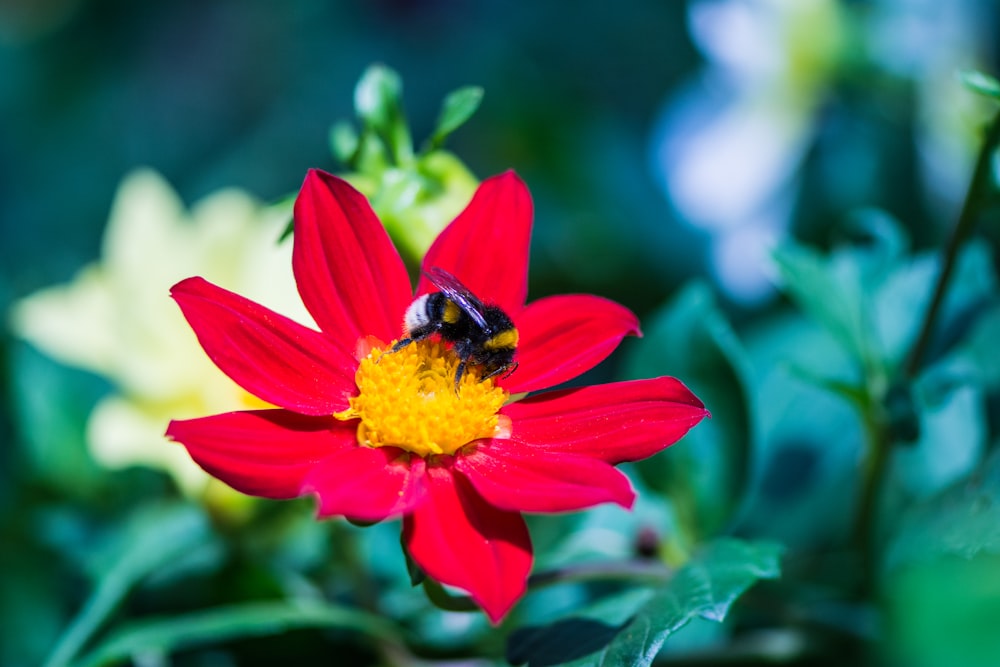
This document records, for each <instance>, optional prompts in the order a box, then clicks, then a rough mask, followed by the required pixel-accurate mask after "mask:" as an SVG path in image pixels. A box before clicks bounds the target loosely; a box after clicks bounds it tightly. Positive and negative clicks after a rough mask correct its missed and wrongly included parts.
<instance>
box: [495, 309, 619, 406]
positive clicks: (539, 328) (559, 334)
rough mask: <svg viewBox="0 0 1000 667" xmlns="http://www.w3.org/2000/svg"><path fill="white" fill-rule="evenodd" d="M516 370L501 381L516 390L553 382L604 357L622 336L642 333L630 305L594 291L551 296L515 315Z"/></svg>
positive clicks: (558, 382) (506, 386)
mask: <svg viewBox="0 0 1000 667" xmlns="http://www.w3.org/2000/svg"><path fill="white" fill-rule="evenodd" d="M516 324H517V329H518V331H519V332H520V338H521V340H520V342H519V344H518V347H517V356H516V357H515V359H516V360H517V362H518V367H517V370H516V371H514V373H513V374H512V375H511V376H510V378H509V379H508V380H506V381H505V382H502V383H501V384H503V385H504V388H505V389H507V390H508V391H510V392H511V393H512V394H516V393H520V392H525V391H535V390H538V389H545V388H547V387H553V386H555V385H557V384H560V383H562V382H565V381H566V380H571V379H572V378H575V377H576V376H578V375H580V374H581V373H583V372H584V371H588V370H590V369H591V368H593V367H594V366H596V365H597V364H599V363H600V362H602V361H604V359H606V358H607V356H608V355H609V354H611V352H612V351H613V350H614V349H615V348H616V347H618V343H620V342H621V340H622V338H624V337H625V336H627V335H629V334H635V335H638V334H639V320H638V319H637V318H636V316H635V315H634V314H633V313H632V311H630V310H629V309H628V308H626V307H625V306H622V305H620V304H617V303H615V302H614V301H609V300H608V299H603V298H601V297H598V296H591V295H589V294H566V295H561V296H550V297H546V298H544V299H539V300H538V301H534V302H532V303H530V304H528V306H527V308H525V309H524V312H522V313H521V314H520V315H518V317H517V318H516Z"/></svg>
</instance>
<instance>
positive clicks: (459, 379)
mask: <svg viewBox="0 0 1000 667" xmlns="http://www.w3.org/2000/svg"><path fill="white" fill-rule="evenodd" d="M463 375H465V361H464V360H463V361H460V362H458V370H457V371H455V393H456V394H457V393H458V388H459V384H460V383H461V382H462V376H463Z"/></svg>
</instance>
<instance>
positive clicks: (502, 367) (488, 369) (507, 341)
mask: <svg viewBox="0 0 1000 667" xmlns="http://www.w3.org/2000/svg"><path fill="white" fill-rule="evenodd" d="M424 275H426V276H427V278H428V280H430V281H431V283H433V285H434V286H435V287H437V288H438V289H439V290H440V291H439V292H431V293H429V294H424V295H423V296H421V297H418V298H417V299H414V301H413V303H411V304H410V307H409V308H407V309H406V315H404V316H403V329H404V332H405V334H406V337H405V338H403V339H402V340H400V341H399V342H398V343H396V344H395V345H394V346H393V347H392V351H393V352H396V351H398V350H401V349H402V348H404V347H406V346H407V345H409V344H410V343H412V342H414V341H417V340H423V339H424V338H427V337H428V336H430V335H432V334H435V333H436V334H438V335H440V336H441V339H442V340H444V341H447V342H449V343H451V344H452V346H453V347H452V349H454V351H455V354H457V355H458V358H459V364H458V371H457V372H456V373H455V391H456V392H457V391H458V387H459V382H461V380H462V375H464V374H465V371H466V369H468V367H469V366H479V367H480V368H481V369H482V377H481V378H480V379H481V380H486V379H488V378H491V377H496V376H497V375H501V374H502V377H507V376H508V375H510V374H511V373H513V372H514V371H515V370H516V369H517V362H516V361H514V352H515V350H516V349H517V329H516V328H514V322H513V321H512V320H511V319H510V316H509V315H507V313H505V312H504V311H503V309H501V308H499V307H497V306H494V305H492V304H486V303H483V302H482V301H480V300H479V298H478V297H477V296H476V295H475V294H473V293H472V292H471V291H469V288H467V287H466V286H465V285H463V284H462V283H461V282H460V281H459V279H458V278H456V277H455V276H453V275H451V274H450V273H448V272H447V271H445V270H444V269H439V268H437V267H432V268H430V269H429V270H427V271H425V272H424Z"/></svg>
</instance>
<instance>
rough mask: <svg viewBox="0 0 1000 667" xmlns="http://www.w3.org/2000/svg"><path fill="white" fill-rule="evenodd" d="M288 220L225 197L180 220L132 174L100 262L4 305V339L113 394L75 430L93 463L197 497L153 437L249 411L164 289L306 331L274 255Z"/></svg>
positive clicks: (188, 476) (191, 471)
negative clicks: (197, 284) (201, 283)
mask: <svg viewBox="0 0 1000 667" xmlns="http://www.w3.org/2000/svg"><path fill="white" fill-rule="evenodd" d="M290 214H291V211H290V209H289V208H288V207H284V208H279V207H270V208H266V207H263V206H262V205H261V204H260V203H259V202H257V201H256V200H254V199H253V198H252V197H250V196H249V195H248V194H246V193H244V192H242V191H240V190H236V189H229V190H222V191H219V192H217V193H214V194H212V195H211V196H209V197H207V198H205V199H204V200H202V201H201V202H198V203H197V204H196V205H194V206H193V207H192V209H191V211H190V212H188V211H187V210H185V208H184V205H183V203H182V202H181V201H180V199H179V198H178V196H177V194H176V193H175V192H174V191H173V190H172V188H171V187H170V185H169V184H168V183H166V181H165V180H164V179H163V178H162V177H161V176H159V175H158V174H156V173H155V172H153V171H149V170H139V171H136V172H134V173H132V174H131V175H129V176H128V177H127V178H126V179H125V180H124V181H123V182H122V184H121V186H120V187H119V190H118V193H117V195H116V197H115V201H114V204H113V206H112V211H111V217H110V220H109V222H108V226H107V229H106V231H105V235H104V240H103V247H102V250H101V259H100V261H98V262H96V263H94V264H91V265H89V266H87V267H85V268H83V269H82V270H81V271H80V273H79V275H78V276H77V277H76V278H75V279H74V280H73V281H72V282H71V283H68V284H66V285H60V286H56V287H51V288H48V289H44V290H41V291H39V292H37V293H35V294H33V295H31V296H29V297H27V298H25V299H23V300H22V301H20V302H19V303H17V304H15V306H14V308H13V309H12V311H11V325H12V328H13V330H14V332H15V333H17V334H18V335H19V336H21V337H22V338H24V339H25V340H27V341H29V342H30V343H32V344H33V345H35V346H36V347H38V348H39V349H40V350H42V351H44V352H45V353H47V354H49V355H50V356H52V357H53V358H55V359H57V360H59V361H61V362H63V363H65V364H67V365H70V366H76V367H79V368H83V369H86V370H88V371H91V372H93V373H96V374H98V375H101V376H103V377H105V378H107V379H108V380H110V381H111V383H112V384H113V385H114V387H115V390H116V393H114V394H112V395H110V396H108V397H106V398H104V399H103V400H102V401H101V402H100V403H99V404H98V405H97V406H96V407H95V409H94V411H93V413H92V414H91V416H90V419H89V422H88V425H87V440H88V445H89V447H90V451H91V453H92V455H93V456H94V458H95V459H96V460H97V461H99V462H100V463H102V464H103V465H105V466H107V467H109V468H121V467H126V466H131V465H147V466H151V467H156V468H162V469H164V470H166V471H167V472H169V473H170V474H171V475H172V476H173V478H174V479H175V480H176V481H177V483H178V485H179V486H180V487H181V488H182V489H183V490H184V491H185V492H186V493H188V494H192V495H199V494H202V493H204V492H206V490H207V485H208V482H209V477H208V476H207V475H206V474H204V473H203V472H202V471H201V469H199V468H198V467H197V466H196V465H195V464H194V463H193V462H192V461H191V459H190V457H188V456H187V454H186V452H185V451H184V448H183V447H180V446H178V445H176V444H175V443H171V442H169V441H168V440H167V439H166V438H165V437H164V436H163V433H164V431H165V430H166V427H167V423H168V422H169V420H170V419H184V418H190V417H198V416H202V415H206V414H215V413H219V412H225V411H229V410H237V409H244V408H246V407H248V406H253V405H259V403H258V402H257V399H255V398H253V397H251V396H250V395H249V394H248V393H247V392H245V391H243V390H242V389H240V388H239V387H237V386H236V385H235V384H234V383H233V382H232V381H231V380H230V379H229V378H227V377H226V376H225V375H224V374H223V373H222V372H220V371H219V370H218V369H217V368H216V367H215V366H214V365H213V364H212V363H211V361H209V360H208V357H207V356H206V355H205V354H204V353H203V352H202V351H201V349H200V347H199V345H198V342H197V340H196V339H195V336H194V334H193V333H192V331H191V328H190V327H189V326H187V324H186V322H185V321H184V318H183V317H182V315H181V313H180V310H179V309H178V308H177V306H176V304H174V302H173V301H172V300H171V299H170V297H169V290H170V287H171V286H172V285H173V284H174V283H176V282H177V281H179V280H181V279H183V278H187V277H189V276H195V275H200V276H204V277H205V278H207V279H208V280H211V281H213V282H215V283H217V284H220V285H223V286H225V287H227V288H228V289H231V290H234V291H236V292H239V293H240V294H244V295H246V296H247V297H249V298H251V299H254V300H257V301H260V302H262V303H265V304H268V305H269V306H270V307H272V308H274V309H275V310H277V311H279V312H282V313H284V314H286V315H288V316H290V317H292V318H294V319H297V320H298V321H300V322H303V323H311V320H310V318H309V316H308V314H307V313H306V311H305V308H304V307H303V306H302V303H301V301H300V300H299V297H298V293H297V292H296V290H295V285H294V281H293V279H292V272H291V245H292V244H291V243H283V244H280V245H279V244H278V238H279V236H280V234H281V232H282V230H283V228H284V226H285V225H286V224H287V222H288V220H289V219H290ZM262 407H263V406H262Z"/></svg>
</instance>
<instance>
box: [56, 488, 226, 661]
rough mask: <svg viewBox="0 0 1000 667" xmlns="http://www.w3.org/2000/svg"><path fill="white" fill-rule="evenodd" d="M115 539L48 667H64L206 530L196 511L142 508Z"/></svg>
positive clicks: (199, 540)
mask: <svg viewBox="0 0 1000 667" xmlns="http://www.w3.org/2000/svg"><path fill="white" fill-rule="evenodd" d="M116 537H117V538H118V541H116V543H115V544H112V545H110V546H109V547H108V549H107V551H108V552H109V555H108V556H106V561H107V565H106V567H105V569H104V571H103V574H102V575H101V576H100V578H99V580H98V582H97V585H96V586H95V588H94V591H93V593H92V594H91V596H90V599H89V600H87V603H86V604H85V605H84V607H83V609H82V610H81V611H80V613H79V614H78V615H77V617H76V618H75V619H74V620H73V622H72V623H71V624H70V626H69V628H67V630H66V632H64V633H63V635H62V637H61V638H60V640H59V642H58V643H57V644H56V646H55V648H53V650H52V653H51V654H50V656H49V659H48V661H46V663H45V664H46V667H60V666H61V665H65V664H67V663H68V662H69V661H70V660H71V659H72V657H73V656H74V655H76V654H77V652H78V651H79V650H80V648H81V647H82V646H83V645H84V644H85V643H86V642H87V640H88V639H89V638H90V637H91V636H92V635H93V633H94V632H95V631H96V630H97V629H98V628H99V627H100V625H101V624H102V623H103V622H104V620H105V619H106V618H107V617H108V616H109V615H110V614H111V612H113V611H114V610H115V609H116V608H117V607H118V605H119V604H120V603H121V601H122V600H123V599H124V598H125V596H126V595H127V594H128V592H129V591H130V590H131V589H132V588H133V587H134V586H135V585H136V584H137V583H138V582H139V581H140V580H141V579H143V578H144V577H146V576H148V575H149V574H151V573H153V572H155V571H157V570H158V569H159V568H161V567H165V566H166V565H168V564H170V563H171V562H173V561H175V560H176V559H178V558H180V557H181V556H183V555H184V554H186V553H188V552H189V551H191V550H192V549H194V548H195V547H196V546H198V545H200V544H202V543H203V542H204V541H205V540H207V539H208V537H209V529H208V522H207V521H206V520H205V517H204V515H203V514H202V513H201V512H200V511H198V510H197V509H195V508H193V507H189V506H182V505H166V506H157V507H152V508H150V507H145V508H141V509H140V510H139V511H137V512H136V514H135V515H134V516H133V518H132V520H131V521H130V522H129V525H128V526H127V527H126V529H125V530H124V531H122V532H121V534H120V535H118V534H116Z"/></svg>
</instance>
